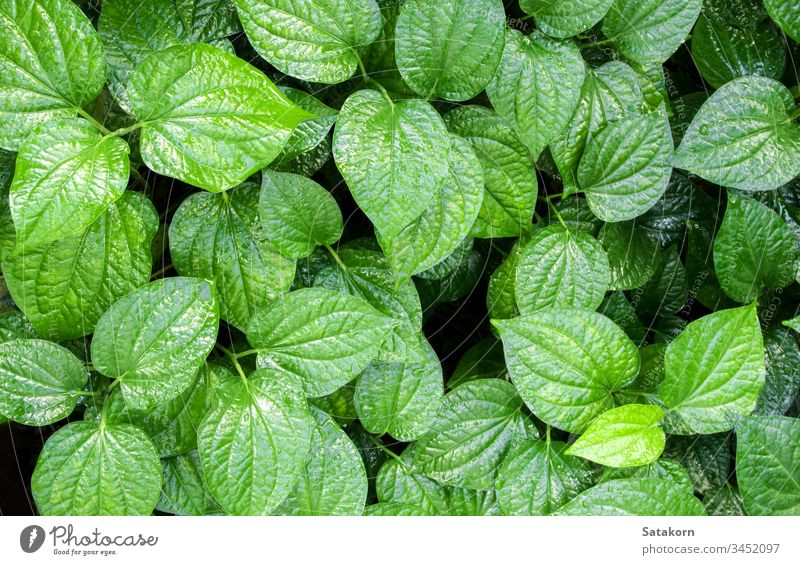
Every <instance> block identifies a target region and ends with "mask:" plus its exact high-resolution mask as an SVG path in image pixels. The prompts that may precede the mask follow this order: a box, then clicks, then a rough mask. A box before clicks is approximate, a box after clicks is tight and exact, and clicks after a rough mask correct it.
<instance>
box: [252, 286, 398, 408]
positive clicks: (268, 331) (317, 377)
mask: <svg viewBox="0 0 800 565" xmlns="http://www.w3.org/2000/svg"><path fill="white" fill-rule="evenodd" d="M393 325H394V321H393V320H392V319H391V318H389V317H388V316H385V315H383V314H381V313H380V312H378V311H377V310H376V309H375V308H373V307H372V306H370V305H369V304H368V303H366V302H365V301H364V300H362V299H360V298H356V297H355V296H351V295H349V294H344V293H341V292H335V291H332V290H326V289H322V288H306V289H301V290H295V291H294V292H290V293H289V294H285V295H283V296H281V297H280V298H278V299H277V300H275V302H273V303H272V304H271V305H269V306H267V307H266V308H264V309H263V310H260V311H259V312H257V313H256V314H255V316H253V318H252V319H251V320H250V324H249V326H248V329H247V339H248V341H250V344H251V345H252V346H253V347H256V348H258V349H260V350H261V351H260V353H259V355H258V364H259V366H260V367H277V368H281V369H284V370H286V371H289V372H290V373H294V374H296V375H298V376H300V377H301V379H302V381H303V387H304V389H305V391H306V394H307V395H308V396H324V395H326V394H330V393H332V392H333V391H335V390H336V389H338V388H340V387H341V386H343V385H345V384H347V383H348V382H349V381H350V380H352V379H353V378H354V377H355V376H356V375H358V374H359V373H360V372H361V371H363V370H364V368H365V367H366V366H367V365H368V364H369V362H370V361H372V360H373V359H375V358H376V357H377V356H378V352H379V351H380V348H381V345H382V344H383V342H384V340H385V339H386V338H387V336H388V334H389V332H390V331H391V328H392V326H393Z"/></svg>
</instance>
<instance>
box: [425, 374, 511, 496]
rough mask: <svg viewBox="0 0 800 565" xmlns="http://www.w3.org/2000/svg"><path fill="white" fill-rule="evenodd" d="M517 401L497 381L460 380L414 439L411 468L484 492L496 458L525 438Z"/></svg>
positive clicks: (506, 385) (491, 484) (490, 485)
mask: <svg viewBox="0 0 800 565" xmlns="http://www.w3.org/2000/svg"><path fill="white" fill-rule="evenodd" d="M521 406H522V401H521V400H520V398H519V396H517V393H516V391H515V390H514V387H513V386H512V385H511V384H509V383H507V382H505V381H501V380H499V379H482V380H477V381H471V382H468V383H464V384H463V385H461V386H459V387H457V388H456V389H454V390H452V391H451V392H450V393H448V394H447V395H446V396H445V397H444V402H443V403H442V405H441V408H440V410H439V415H438V416H437V418H436V422H435V423H434V425H433V428H432V429H431V431H430V432H429V433H428V434H427V435H425V436H423V437H422V438H420V440H419V442H418V443H417V447H416V451H415V452H414V464H413V467H414V470H415V471H417V472H419V473H421V474H423V475H426V476H429V477H431V478H433V479H435V480H437V481H440V482H442V483H444V484H448V485H455V486H461V487H464V488H470V489H477V490H487V489H491V488H493V487H494V481H495V477H496V476H497V469H498V467H499V464H500V461H502V459H503V457H504V456H505V455H506V453H507V452H508V450H509V449H510V447H511V445H512V443H513V442H514V441H515V440H516V439H523V438H524V437H525V428H524V425H523V416H522V413H521V412H520V408H521Z"/></svg>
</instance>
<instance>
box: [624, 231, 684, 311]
mask: <svg viewBox="0 0 800 565" xmlns="http://www.w3.org/2000/svg"><path fill="white" fill-rule="evenodd" d="M654 262H655V263H656V269H655V272H654V273H653V276H652V278H651V279H650V281H649V282H648V283H647V284H646V285H644V287H643V288H642V289H641V291H637V293H638V297H639V300H638V302H637V304H636V307H637V311H638V312H639V313H640V314H641V316H642V319H643V320H645V322H648V323H649V322H650V321H652V320H654V319H655V318H657V317H658V316H659V315H663V314H675V313H676V312H679V311H680V310H681V309H682V308H683V306H684V305H685V304H686V297H687V296H688V294H689V283H688V280H687V276H686V269H685V268H684V266H683V263H681V258H680V256H679V255H678V250H677V247H676V246H675V245H673V246H671V247H670V248H669V249H667V250H666V251H664V252H663V253H661V256H660V257H659V258H658V259H656V260H655V261H654Z"/></svg>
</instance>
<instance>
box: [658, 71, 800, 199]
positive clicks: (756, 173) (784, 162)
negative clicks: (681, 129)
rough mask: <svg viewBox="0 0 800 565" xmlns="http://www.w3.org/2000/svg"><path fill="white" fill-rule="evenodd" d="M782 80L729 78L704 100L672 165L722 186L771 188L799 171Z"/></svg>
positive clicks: (799, 141)
mask: <svg viewBox="0 0 800 565" xmlns="http://www.w3.org/2000/svg"><path fill="white" fill-rule="evenodd" d="M793 110H794V100H793V98H792V95H791V93H790V92H789V90H788V89H787V88H786V87H785V86H783V85H782V84H781V83H779V82H777V81H775V80H772V79H769V78H765V77H758V76H750V77H742V78H737V79H734V80H732V81H731V82H729V83H727V84H726V85H724V86H722V87H721V88H720V89H719V90H717V91H716V92H715V93H714V94H712V95H711V97H710V98H709V99H708V100H707V101H706V102H705V103H704V104H703V106H702V107H701V108H700V111H699V112H698V113H697V115H696V116H695V117H694V119H693V120H692V123H691V124H690V125H689V129H688V130H687V131H686V134H685V135H684V137H683V141H682V142H681V145H680V147H678V150H677V151H676V152H675V157H674V160H673V162H674V165H675V166H676V167H679V168H681V169H685V170H687V171H689V172H691V173H694V174H696V175H698V176H700V177H703V178H704V179H706V180H708V181H711V182H713V183H716V184H720V185H722V186H727V187H731V188H739V189H741V190H773V189H775V188H778V187H779V186H782V185H784V184H786V183H787V182H789V181H790V180H792V179H793V178H794V177H796V176H797V175H798V174H800V125H798V124H797V123H796V121H795V120H794V119H792V118H791V117H790V116H791V113H792V112H793Z"/></svg>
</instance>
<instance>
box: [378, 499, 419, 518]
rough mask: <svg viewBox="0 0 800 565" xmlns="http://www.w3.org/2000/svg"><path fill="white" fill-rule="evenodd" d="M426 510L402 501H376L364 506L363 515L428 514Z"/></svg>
mask: <svg viewBox="0 0 800 565" xmlns="http://www.w3.org/2000/svg"><path fill="white" fill-rule="evenodd" d="M428 515H429V514H428V512H427V511H426V510H425V509H423V508H420V507H419V506H414V505H413V504H405V503H403V502H378V503H377V504H370V505H369V506H367V507H366V508H364V516H428Z"/></svg>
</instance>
